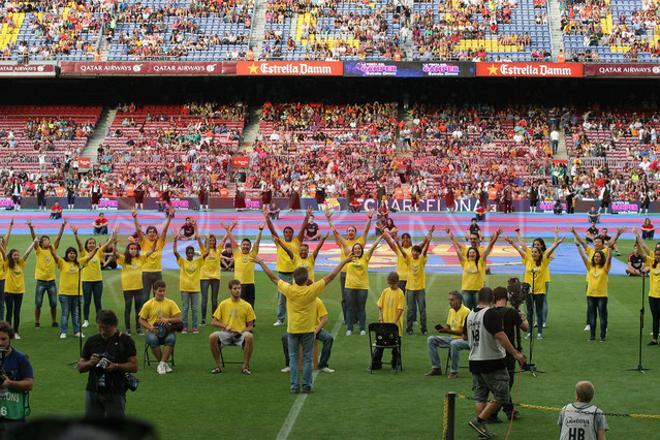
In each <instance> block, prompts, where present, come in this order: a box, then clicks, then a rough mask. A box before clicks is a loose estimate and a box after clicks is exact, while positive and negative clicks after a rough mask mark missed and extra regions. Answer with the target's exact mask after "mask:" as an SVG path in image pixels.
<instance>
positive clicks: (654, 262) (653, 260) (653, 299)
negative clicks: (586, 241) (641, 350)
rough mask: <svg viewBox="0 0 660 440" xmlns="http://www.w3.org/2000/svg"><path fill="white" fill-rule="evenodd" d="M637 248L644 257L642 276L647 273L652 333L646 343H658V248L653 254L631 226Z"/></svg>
mask: <svg viewBox="0 0 660 440" xmlns="http://www.w3.org/2000/svg"><path fill="white" fill-rule="evenodd" d="M633 233H634V234H635V241H636V243H637V249H639V252H640V253H641V254H642V258H644V264H645V266H642V276H646V274H648V275H649V308H650V309H651V320H652V321H653V324H652V327H653V333H652V336H651V342H649V343H648V345H658V333H659V332H660V249H658V248H657V247H656V248H655V250H654V251H653V254H651V253H650V251H649V250H648V249H647V248H646V246H644V242H643V240H642V237H640V236H639V231H638V230H637V229H636V228H633Z"/></svg>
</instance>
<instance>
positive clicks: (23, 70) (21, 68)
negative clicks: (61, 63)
mask: <svg viewBox="0 0 660 440" xmlns="http://www.w3.org/2000/svg"><path fill="white" fill-rule="evenodd" d="M56 73H57V72H56V71H55V66H54V65H52V64H0V78H2V77H8V78H25V77H29V78H30V77H31V78H34V77H38V78H53V77H55V74H56Z"/></svg>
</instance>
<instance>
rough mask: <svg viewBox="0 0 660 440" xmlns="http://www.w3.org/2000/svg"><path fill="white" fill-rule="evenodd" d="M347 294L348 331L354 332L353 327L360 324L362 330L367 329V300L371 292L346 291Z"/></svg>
mask: <svg viewBox="0 0 660 440" xmlns="http://www.w3.org/2000/svg"><path fill="white" fill-rule="evenodd" d="M344 291H345V292H346V312H347V315H348V316H347V322H346V329H347V330H350V331H353V326H354V325H355V324H356V323H358V322H359V323H360V330H365V331H366V329H367V309H366V307H367V298H368V297H369V291H368V290H366V289H344Z"/></svg>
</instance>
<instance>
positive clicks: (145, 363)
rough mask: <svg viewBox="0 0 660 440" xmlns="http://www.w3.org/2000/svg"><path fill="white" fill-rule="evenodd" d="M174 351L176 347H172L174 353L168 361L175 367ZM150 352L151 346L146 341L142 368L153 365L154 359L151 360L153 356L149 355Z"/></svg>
mask: <svg viewBox="0 0 660 440" xmlns="http://www.w3.org/2000/svg"><path fill="white" fill-rule="evenodd" d="M162 347H163V346H162V345H161V350H162ZM174 351H175V350H174V347H172V354H171V355H170V360H168V361H167V362H168V363H170V364H172V366H173V367H174ZM149 352H151V347H150V346H149V344H147V343H146V341H145V343H144V360H143V361H142V368H146V367H147V366H151V362H152V361H151V358H150V357H149ZM154 362H155V361H154Z"/></svg>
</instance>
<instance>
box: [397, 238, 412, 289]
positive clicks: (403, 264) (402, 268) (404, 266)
mask: <svg viewBox="0 0 660 440" xmlns="http://www.w3.org/2000/svg"><path fill="white" fill-rule="evenodd" d="M411 252H412V246H411V247H409V248H403V254H402V253H401V251H399V250H398V249H397V251H396V273H398V274H399V281H407V280H408V271H409V270H410V269H409V267H408V261H407V260H406V258H407V257H409V256H410V254H411Z"/></svg>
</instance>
